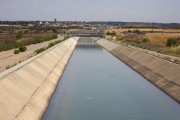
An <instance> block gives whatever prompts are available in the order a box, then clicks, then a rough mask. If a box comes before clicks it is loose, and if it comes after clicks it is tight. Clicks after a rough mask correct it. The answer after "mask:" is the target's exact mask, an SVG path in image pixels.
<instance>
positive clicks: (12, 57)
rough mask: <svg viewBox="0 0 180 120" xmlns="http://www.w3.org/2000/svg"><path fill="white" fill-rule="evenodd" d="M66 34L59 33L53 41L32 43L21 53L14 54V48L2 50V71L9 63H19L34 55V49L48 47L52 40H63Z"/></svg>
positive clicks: (0, 62)
mask: <svg viewBox="0 0 180 120" xmlns="http://www.w3.org/2000/svg"><path fill="white" fill-rule="evenodd" d="M63 39H64V36H61V35H58V38H57V39H54V40H51V41H46V42H43V43H39V44H32V45H29V46H26V47H27V51H25V52H21V53H19V54H14V50H15V49H12V50H8V51H3V52H0V72H3V71H5V70H6V66H8V65H13V64H14V63H19V61H21V60H22V61H24V60H26V59H28V57H30V56H32V55H34V54H35V53H34V51H35V50H37V49H39V48H42V47H47V46H48V45H49V43H51V42H55V41H58V40H63Z"/></svg>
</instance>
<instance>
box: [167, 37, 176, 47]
mask: <svg viewBox="0 0 180 120" xmlns="http://www.w3.org/2000/svg"><path fill="white" fill-rule="evenodd" d="M176 45H177V40H175V39H172V38H169V39H168V40H167V46H176Z"/></svg>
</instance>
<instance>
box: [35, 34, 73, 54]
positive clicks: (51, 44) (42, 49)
mask: <svg viewBox="0 0 180 120" xmlns="http://www.w3.org/2000/svg"><path fill="white" fill-rule="evenodd" d="M68 38H70V37H69V36H66V37H64V40H66V39H68ZM64 40H58V41H55V42H53V43H49V45H48V47H45V48H44V47H43V48H40V49H37V50H36V51H35V52H36V55H37V54H39V53H41V52H43V51H45V50H47V49H49V48H51V47H53V46H54V45H56V44H59V43H61V42H63V41H64Z"/></svg>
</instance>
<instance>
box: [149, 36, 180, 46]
mask: <svg viewBox="0 0 180 120" xmlns="http://www.w3.org/2000/svg"><path fill="white" fill-rule="evenodd" d="M146 36H147V38H148V39H149V40H150V42H151V43H152V44H157V45H161V46H166V44H167V40H168V38H173V39H178V38H180V33H163V34H162V33H146ZM178 42H179V41H178Z"/></svg>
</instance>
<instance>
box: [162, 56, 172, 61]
mask: <svg viewBox="0 0 180 120" xmlns="http://www.w3.org/2000/svg"><path fill="white" fill-rule="evenodd" d="M163 58H164V59H166V60H168V61H170V60H171V58H170V57H167V56H166V57H163Z"/></svg>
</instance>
